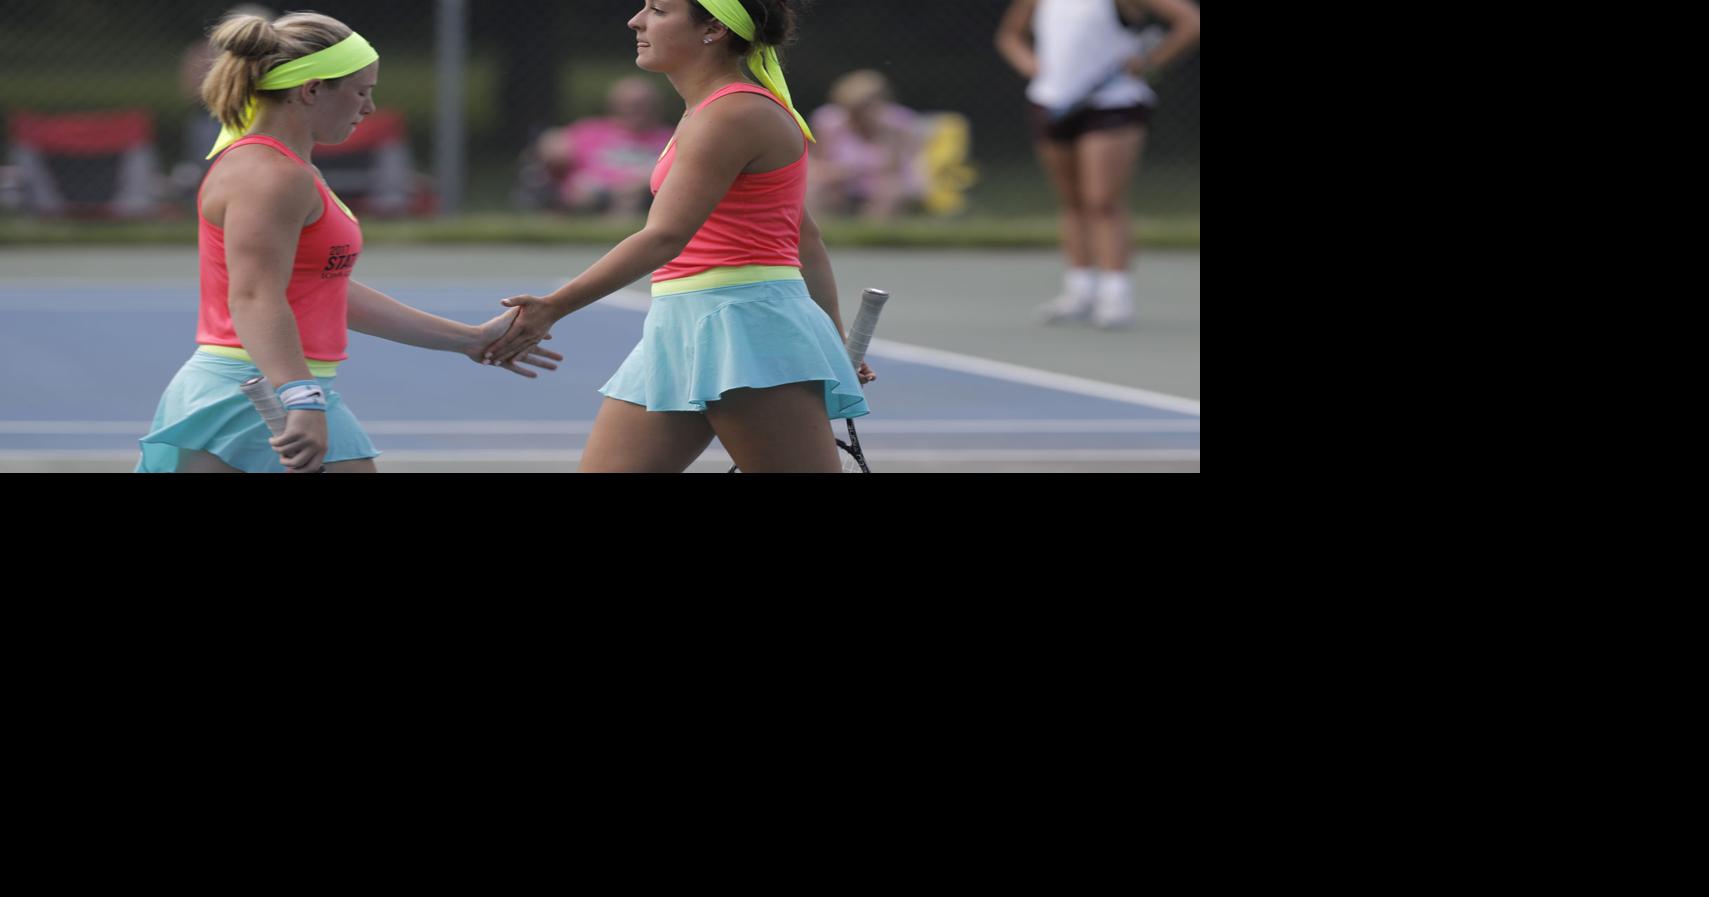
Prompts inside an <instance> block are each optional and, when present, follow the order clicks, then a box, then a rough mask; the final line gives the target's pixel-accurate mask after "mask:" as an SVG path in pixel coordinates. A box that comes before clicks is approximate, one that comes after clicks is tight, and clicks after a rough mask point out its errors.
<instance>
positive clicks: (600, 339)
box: [0, 271, 1200, 472]
mask: <svg viewBox="0 0 1709 897" xmlns="http://www.w3.org/2000/svg"><path fill="white" fill-rule="evenodd" d="M365 280H366V281H367V282H369V283H370V285H372V286H375V287H376V288H379V289H382V290H385V291H387V292H389V293H391V294H392V295H395V296H397V297H398V298H400V299H402V300H403V301H406V302H408V303H409V304H411V305H415V306H416V307H419V308H423V309H425V310H427V311H431V312H433V313H435V314H439V315H443V316H445V317H449V318H453V319H456V320H461V321H467V322H478V321H480V320H483V319H484V318H486V317H490V316H491V314H493V313H494V312H495V311H496V307H495V300H494V299H493V298H492V297H494V296H502V295H509V294H512V293H522V292H531V291H538V290H539V289H540V288H541V281H540V279H539V278H517V279H514V280H506V279H503V278H498V279H495V278H491V277H482V278H479V279H474V278H463V279H457V278H445V277H431V278H410V277H396V276H394V277H382V278H373V279H367V278H365ZM855 295H856V297H858V292H856V294H855ZM904 296H905V300H904V301H906V298H911V297H906V294H905V292H904ZM648 301H649V300H648V299H647V297H646V294H645V293H644V292H642V291H641V289H640V288H639V287H636V288H632V289H631V290H629V291H625V292H622V293H619V294H616V295H614V296H611V297H609V298H607V299H606V300H604V301H602V302H600V303H598V304H596V305H594V306H592V307H590V308H588V309H587V310H585V311H584V312H581V313H578V314H577V315H575V316H573V317H572V318H569V319H566V320H565V321H564V322H563V323H561V324H560V325H559V326H558V328H557V330H556V331H555V334H554V339H553V341H552V342H551V343H550V344H549V345H550V346H551V347H552V348H553V349H555V350H557V351H559V352H561V353H563V354H564V355H565V356H566V361H565V362H564V364H563V366H562V368H561V369H560V370H558V371H556V372H542V373H541V376H540V377H539V379H536V380H528V379H525V378H522V377H518V376H516V375H514V374H511V373H509V372H506V371H502V370H499V369H495V368H488V367H483V366H480V365H477V364H474V363H473V362H471V361H469V360H468V359H466V358H463V357H461V356H457V355H452V354H450V353H444V352H428V351H424V350H420V349H415V348H412V347H407V346H401V345H398V344H395V343H390V342H385V341H382V340H378V339H375V338H372V337H368V336H365V335H363V334H358V333H352V334H351V345H350V356H351V358H350V360H349V361H348V362H346V363H345V364H344V365H343V366H342V368H341V369H340V374H339V377H338V382H337V389H338V391H339V392H340V393H341V394H343V396H344V397H345V399H346V401H347V402H348V403H349V404H350V406H351V408H352V409H353V410H354V411H355V412H356V414H357V415H358V416H359V417H360V418H361V419H362V420H363V422H364V424H365V425H366V426H367V428H368V430H369V433H370V435H372V437H373V439H374V442H375V444H376V445H378V446H379V447H380V448H381V449H382V451H384V453H385V454H383V455H382V456H381V457H380V459H379V464H380V466H381V469H382V470H391V471H405V472H413V471H570V470H574V469H575V464H576V461H577V460H578V458H579V455H580V450H581V447H582V445H583V444H584V442H585V441H586V439H587V434H588V432H589V428H590V427H591V425H592V422H593V419H594V415H595V412H596V410H597V408H598V406H599V403H600V401H601V400H602V397H601V396H600V395H599V394H598V393H597V392H596V389H597V388H598V387H599V386H600V385H601V384H603V383H604V382H605V380H606V378H607V377H609V376H610V374H611V372H612V371H613V370H615V369H616V368H617V366H618V365H619V364H620V363H621V362H622V360H623V358H624V356H625V355H626V354H627V353H628V352H629V350H630V348H631V347H632V346H633V345H634V344H635V342H636V340H637V339H638V338H639V335H640V329H641V322H642V318H643V315H644V313H645V310H646V306H647V302H648ZM856 301H857V300H856ZM850 302H851V300H848V299H845V302H844V304H845V309H844V313H845V316H849V315H852V309H851V308H849V307H848V306H849V304H850ZM195 327H196V283H195V280H194V279H193V278H188V277H186V278H182V279H171V278H160V277H158V276H155V277H149V278H146V279H139V280H138V281H136V282H134V283H128V284H127V283H124V282H123V281H119V280H115V279H114V278H113V277H111V276H110V274H109V272H98V273H95V274H94V275H93V276H91V277H90V278H89V279H86V280H84V279H78V278H77V272H75V271H63V272H61V273H60V274H59V275H58V276H52V277H22V278H4V279H0V352H3V353H4V355H3V357H4V358H5V359H6V368H7V372H8V373H7V388H6V389H5V390H4V392H3V393H0V469H3V470H13V471H18V470H98V471H121V470H128V469H129V466H130V464H132V463H134V460H135V454H136V445H137V443H136V440H137V438H138V437H139V436H140V435H142V434H143V432H145V431H146V429H147V426H146V424H147V421H148V419H149V418H150V417H151V416H152V414H153V411H154V407H155V403H156V401H157V400H158V399H159V396H160V393H161V390H162V389H163V388H164V387H165V385H166V383H167V382H168V381H169V380H170V379H171V378H172V376H173V374H174V372H175V371H176V370H177V369H178V367H179V366H180V365H181V364H183V362H184V360H185V359H186V358H187V357H189V355H190V353H191V352H192V351H194V341H195ZM897 330H904V331H905V330H906V328H900V327H893V326H891V321H890V320H888V319H887V321H886V322H885V324H883V325H881V326H880V330H879V332H880V334H881V336H882V335H883V334H886V333H887V332H888V333H891V335H899V336H905V335H907V333H906V332H903V333H895V332H894V331H897ZM869 360H870V361H871V363H872V365H873V367H874V369H875V370H876V371H878V373H879V380H878V381H877V382H875V383H873V384H872V385H870V386H869V387H868V388H867V395H868V401H869V404H870V405H871V407H872V409H873V414H872V415H871V416H869V417H867V418H863V419H861V420H860V421H859V422H858V426H859V427H860V431H861V439H862V443H863V445H864V446H865V448H866V450H867V454H868V457H869V460H870V461H871V463H872V465H873V467H874V469H875V471H889V472H910V471H1001V470H1015V471H1046V470H1104V471H1127V470H1197V469H1198V468H1199V435H1200V426H1199V424H1200V415H1199V407H1198V406H1199V403H1198V401H1196V400H1192V399H1185V398H1179V397H1174V396H1168V395H1161V394H1157V393H1152V392H1148V391H1146V390H1142V389H1138V388H1134V387H1131V386H1123V385H1117V384H1112V383H1107V382H1102V381H1098V380H1093V379H1089V378H1082V377H1077V376H1071V375H1067V374H1061V373H1054V372H1049V371H1045V370H1041V369H1038V368H1035V367H1029V366H1021V365H1016V364H1012V363H1009V362H1005V361H1001V360H996V359H991V358H985V357H980V356H976V355H972V354H968V353H962V352H953V351H947V350H944V349H939V348H935V347H928V346H923V345H918V344H915V343H911V342H907V341H904V340H886V339H882V338H881V339H879V340H877V341H875V342H874V345H873V348H872V350H871V352H870V354H869ZM837 429H838V432H839V433H841V426H840V424H839V425H838V428H837ZM728 464H729V461H728V455H727V454H725V453H724V452H723V450H722V449H721V447H719V446H718V445H717V444H716V443H714V445H713V447H712V448H711V449H710V450H709V451H708V452H707V454H706V455H705V456H703V457H702V459H701V460H700V462H698V463H697V464H696V465H695V466H694V467H693V468H692V469H693V470H696V471H714V470H722V469H724V468H725V467H726V466H727V465H728Z"/></svg>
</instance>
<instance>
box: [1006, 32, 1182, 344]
mask: <svg viewBox="0 0 1709 897" xmlns="http://www.w3.org/2000/svg"><path fill="white" fill-rule="evenodd" d="M1198 42H1199V8H1198V6H1197V5H1195V4H1194V3H1192V2H1191V0H1013V3H1012V4H1011V5H1010V6H1009V11H1008V12H1007V13H1006V14H1004V16H1003V22H1002V24H1001V25H1000V26H998V31H997V50H998V52H1000V53H1002V55H1003V58H1004V59H1005V60H1007V61H1008V62H1009V64H1010V65H1012V66H1014V68H1015V71H1017V72H1020V74H1021V76H1022V77H1024V78H1027V79H1029V81H1030V83H1029V84H1028V85H1027V99H1028V100H1029V101H1031V109H1030V110H1029V111H1030V113H1031V118H1032V122H1031V124H1032V130H1033V141H1034V144H1035V145H1036V147H1037V149H1038V156H1039V161H1040V162H1041V163H1043V165H1044V170H1045V173H1046V174H1047V175H1048V176H1049V177H1050V181H1051V184H1052V186H1054V187H1055V188H1056V194H1057V198H1058V200H1059V202H1060V203H1061V207H1062V223H1061V232H1062V252H1063V255H1064V256H1065V257H1066V261H1067V267H1068V271H1067V274H1066V276H1065V277H1064V284H1063V291H1062V294H1061V295H1059V296H1057V297H1056V299H1054V300H1052V301H1051V302H1048V303H1046V304H1045V305H1044V306H1043V307H1041V308H1040V309H1039V317H1040V319H1041V320H1043V321H1044V322H1046V323H1056V322H1059V321H1074V320H1085V319H1088V318H1089V319H1090V320H1091V323H1092V324H1093V326H1095V327H1098V328H1100V329H1118V328H1123V327H1129V326H1132V325H1133V323H1134V304H1133V298H1132V286H1131V283H1130V280H1129V276H1128V267H1129V264H1130V260H1131V257H1132V255H1133V234H1132V229H1133V221H1132V218H1131V217H1130V216H1131V213H1130V212H1129V210H1128V203H1127V190H1128V185H1129V184H1130V183H1132V181H1133V175H1134V172H1135V171H1136V170H1137V169H1138V168H1139V157H1140V153H1141V151H1142V150H1143V149H1144V148H1145V128H1146V123H1147V122H1148V121H1150V118H1151V110H1152V109H1153V108H1155V107H1156V105H1157V94H1156V93H1154V92H1153V91H1152V89H1151V85H1150V84H1149V83H1148V81H1150V80H1154V79H1155V78H1156V77H1157V75H1158V73H1159V72H1161V71H1163V70H1164V69H1166V68H1167V67H1168V66H1169V65H1171V64H1173V63H1174V62H1177V61H1178V60H1180V59H1181V58H1182V57H1183V56H1185V55H1186V54H1187V52H1188V51H1190V50H1191V49H1192V48H1193V47H1195V46H1196V45H1197V44H1198Z"/></svg>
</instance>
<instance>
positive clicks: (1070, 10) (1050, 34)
mask: <svg viewBox="0 0 1709 897" xmlns="http://www.w3.org/2000/svg"><path fill="white" fill-rule="evenodd" d="M1162 34H1163V32H1162V29H1159V28H1148V29H1146V31H1145V32H1142V33H1141V34H1134V33H1133V32H1131V31H1129V30H1127V29H1126V28H1123V27H1122V22H1121V18H1120V17H1119V16H1118V15H1117V14H1116V4H1115V0H1038V6H1037V7H1036V8H1035V9H1034V10H1033V53H1034V55H1036V56H1037V57H1038V77H1036V78H1034V79H1033V80H1032V83H1031V84H1029V85H1028V86H1027V99H1029V100H1032V101H1033V102H1035V103H1037V104H1039V105H1040V106H1044V107H1046V108H1049V109H1059V108H1065V107H1068V106H1073V105H1075V104H1077V103H1079V102H1080V101H1081V100H1085V99H1087V98H1088V95H1090V102H1088V103H1087V105H1088V106H1089V107H1091V108H1093V109H1120V108H1124V107H1127V106H1155V105H1157V94H1156V93H1154V92H1152V90H1151V85H1149V84H1146V83H1145V82H1144V81H1143V80H1141V79H1139V78H1135V77H1133V76H1132V75H1129V74H1126V73H1125V72H1124V73H1122V74H1119V75H1118V74H1116V73H1117V72H1118V71H1120V70H1121V67H1122V63H1123V62H1125V61H1126V60H1127V59H1129V58H1130V57H1133V56H1138V55H1141V54H1142V53H1143V52H1145V51H1146V50H1149V49H1150V48H1151V47H1154V46H1156V44H1157V42H1158V40H1159V39H1160V38H1161V37H1162ZM1112 76H1113V77H1112Z"/></svg>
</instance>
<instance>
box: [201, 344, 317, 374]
mask: <svg viewBox="0 0 1709 897" xmlns="http://www.w3.org/2000/svg"><path fill="white" fill-rule="evenodd" d="M196 349H197V351H200V352H206V353H208V354H209V355H218V356H219V357H221V358H231V359H235V360H237V361H244V362H248V363H250V364H254V363H255V359H253V358H250V357H249V353H248V352H245V351H243V350H242V349H238V348H234V347H232V346H197V347H196ZM303 360H304V361H307V362H308V363H309V373H311V374H313V375H315V376H316V377H336V376H338V365H339V362H336V361H319V360H317V359H313V358H305V359H303Z"/></svg>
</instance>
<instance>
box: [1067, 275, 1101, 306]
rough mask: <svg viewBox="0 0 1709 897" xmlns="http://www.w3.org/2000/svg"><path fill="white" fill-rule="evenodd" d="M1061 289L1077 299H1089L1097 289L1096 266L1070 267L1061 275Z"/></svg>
mask: <svg viewBox="0 0 1709 897" xmlns="http://www.w3.org/2000/svg"><path fill="white" fill-rule="evenodd" d="M1062 289H1063V291H1064V292H1066V293H1067V294H1068V295H1070V296H1073V297H1075V298H1078V299H1090V298H1092V296H1093V295H1094V294H1095V293H1096V292H1097V291H1098V269H1097V268H1070V269H1068V273H1067V274H1065V275H1063V277H1062Z"/></svg>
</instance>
